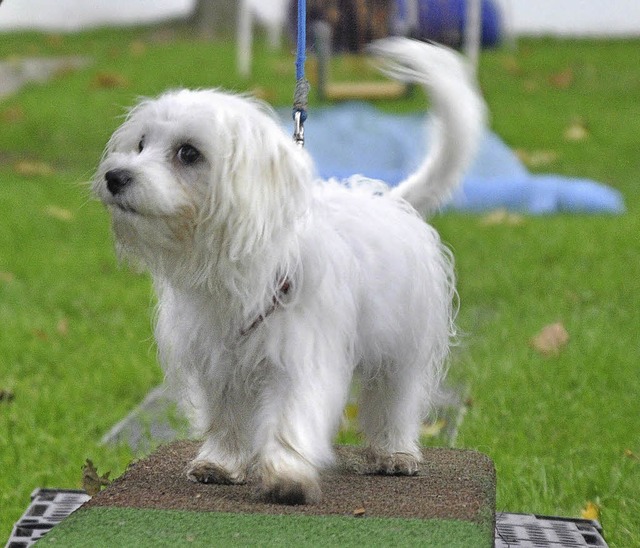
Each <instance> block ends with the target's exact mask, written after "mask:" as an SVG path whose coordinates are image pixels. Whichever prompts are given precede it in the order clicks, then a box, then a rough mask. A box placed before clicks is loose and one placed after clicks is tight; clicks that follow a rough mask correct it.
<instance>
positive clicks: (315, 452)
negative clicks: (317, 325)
mask: <svg viewBox="0 0 640 548" xmlns="http://www.w3.org/2000/svg"><path fill="white" fill-rule="evenodd" d="M315 350H316V355H315V356H314V359H313V363H310V362H311V360H310V359H309V354H307V363H304V362H302V363H301V362H298V363H296V364H291V365H289V364H286V365H287V366H286V367H285V368H284V369H283V370H282V371H283V373H282V374H281V375H279V376H277V378H274V379H273V383H272V386H270V387H269V388H268V390H269V392H271V394H265V398H264V401H265V402H266V403H265V405H264V407H263V408H262V409H261V411H260V419H259V422H260V423H261V425H260V426H259V432H261V434H260V440H259V442H258V445H259V449H258V473H259V474H260V477H261V482H262V486H261V492H262V496H263V498H264V499H266V500H267V501H269V502H276V503H282V504H309V503H314V502H317V501H319V500H320V497H321V491H320V485H319V481H318V478H319V475H318V471H319V469H320V468H322V467H323V466H325V465H327V464H329V463H331V462H332V460H333V444H332V441H333V437H334V435H335V433H336V430H337V428H338V425H339V422H340V418H341V416H342V409H343V407H344V403H345V399H346V396H347V393H348V387H349V380H350V372H349V371H348V368H347V367H346V366H343V364H342V363H341V359H340V357H339V356H334V357H333V359H324V360H323V359H322V356H318V354H319V353H320V352H319V351H318V349H317V348H316V349H315Z"/></svg>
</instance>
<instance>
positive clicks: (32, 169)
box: [13, 160, 53, 177]
mask: <svg viewBox="0 0 640 548" xmlns="http://www.w3.org/2000/svg"><path fill="white" fill-rule="evenodd" d="M13 170H14V171H15V172H16V173H17V174H18V175H22V176H24V177H44V176H47V175H53V168H52V167H51V166H50V165H49V164H47V163H46V162H37V161H30V160H23V161H21V162H16V163H15V164H14V165H13Z"/></svg>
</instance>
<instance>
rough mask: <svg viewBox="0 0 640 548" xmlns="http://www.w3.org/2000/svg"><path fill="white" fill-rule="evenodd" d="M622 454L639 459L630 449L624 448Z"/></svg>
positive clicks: (632, 458)
mask: <svg viewBox="0 0 640 548" xmlns="http://www.w3.org/2000/svg"><path fill="white" fill-rule="evenodd" d="M624 456H625V457H627V458H628V459H631V460H637V461H640V457H639V456H638V455H636V454H635V453H634V452H633V451H631V449H625V450H624Z"/></svg>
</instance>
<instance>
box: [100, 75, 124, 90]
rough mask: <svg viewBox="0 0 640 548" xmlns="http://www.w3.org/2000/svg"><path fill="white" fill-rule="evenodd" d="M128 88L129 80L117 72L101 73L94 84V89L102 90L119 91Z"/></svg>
mask: <svg viewBox="0 0 640 548" xmlns="http://www.w3.org/2000/svg"><path fill="white" fill-rule="evenodd" d="M128 86H129V80H127V79H126V78H125V77H124V76H123V75H122V74H119V73H117V72H100V73H98V74H96V76H95V78H94V79H93V82H92V87H94V88H100V89H119V88H126V87H128Z"/></svg>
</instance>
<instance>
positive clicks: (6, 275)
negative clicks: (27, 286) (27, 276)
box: [0, 272, 16, 284]
mask: <svg viewBox="0 0 640 548" xmlns="http://www.w3.org/2000/svg"><path fill="white" fill-rule="evenodd" d="M15 279H16V277H15V275H14V274H13V273H12V272H0V282H5V283H8V284H9V283H11V282H12V281H13V280H15Z"/></svg>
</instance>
